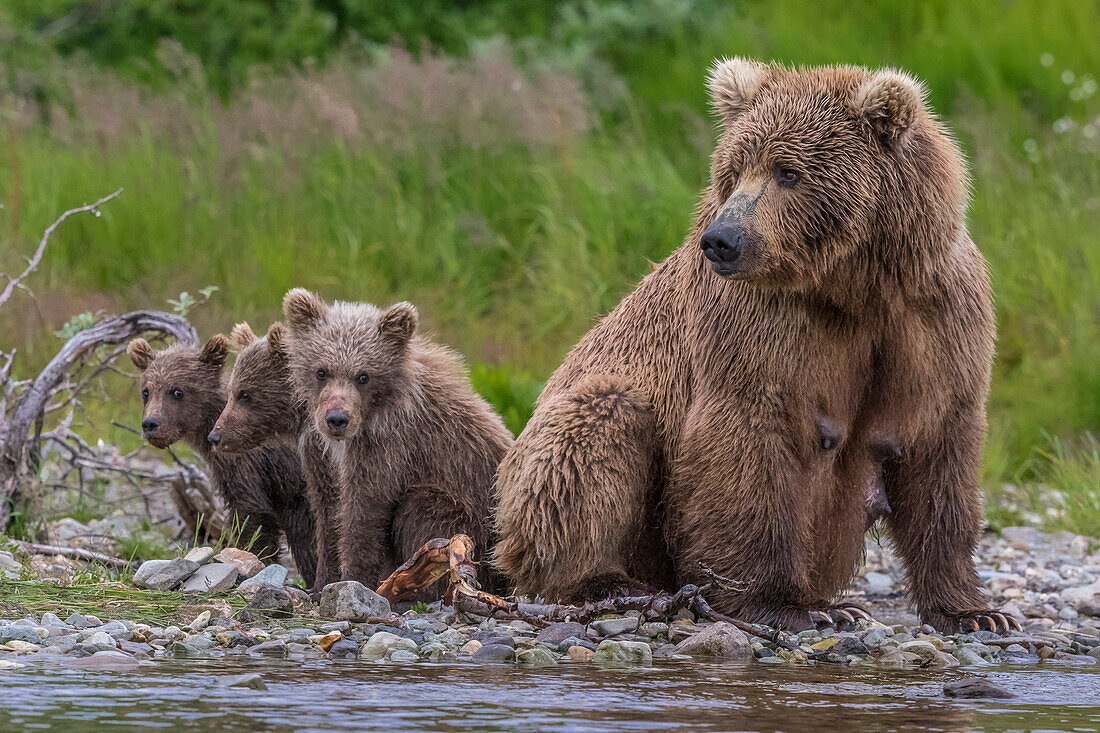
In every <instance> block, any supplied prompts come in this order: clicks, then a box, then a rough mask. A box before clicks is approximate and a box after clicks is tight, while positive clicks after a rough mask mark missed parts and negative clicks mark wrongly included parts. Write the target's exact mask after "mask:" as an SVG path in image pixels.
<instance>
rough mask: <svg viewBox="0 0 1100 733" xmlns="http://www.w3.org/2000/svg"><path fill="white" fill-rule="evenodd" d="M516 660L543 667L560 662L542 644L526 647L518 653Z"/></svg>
mask: <svg viewBox="0 0 1100 733" xmlns="http://www.w3.org/2000/svg"><path fill="white" fill-rule="evenodd" d="M516 661H517V662H519V663H520V664H527V665H530V666H533V667H542V666H546V665H550V664H557V663H558V660H557V659H555V658H554V655H553V654H551V653H550V652H549V651H547V650H546V649H545V648H544V647H541V646H534V647H531V648H530V649H524V650H523V651H521V652H519V653H518V654H516Z"/></svg>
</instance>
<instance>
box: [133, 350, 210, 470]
mask: <svg viewBox="0 0 1100 733" xmlns="http://www.w3.org/2000/svg"><path fill="white" fill-rule="evenodd" d="M228 347H229V344H228V342H227V341H226V340H225V337H224V336H221V335H217V336H214V337H213V338H211V339H210V341H208V342H207V343H206V345H205V346H204V347H203V348H202V349H201V350H200V349H197V348H193V347H187V346H170V347H168V348H167V349H164V350H163V351H160V352H154V351H153V349H152V347H150V346H149V344H148V342H146V341H145V340H144V339H134V340H133V341H131V342H130V345H129V346H128V347H127V353H128V354H129V355H130V360H131V361H133V363H134V366H136V367H137V368H138V369H140V370H141V380H140V386H141V401H142V406H143V407H142V420H141V432H142V435H143V437H144V438H145V440H146V441H148V442H149V444H150V445H152V446H153V447H154V448H167V447H168V446H170V445H172V444H173V443H175V442H176V441H178V440H181V439H184V438H189V437H201V435H202V433H203V432H204V428H205V426H206V425H207V424H208V421H209V420H210V419H211V416H212V415H216V414H217V412H218V410H219V409H220V408H221V406H222V401H223V397H222V394H223V393H222V389H221V372H222V367H223V366H224V365H225V358H226V355H227V353H228Z"/></svg>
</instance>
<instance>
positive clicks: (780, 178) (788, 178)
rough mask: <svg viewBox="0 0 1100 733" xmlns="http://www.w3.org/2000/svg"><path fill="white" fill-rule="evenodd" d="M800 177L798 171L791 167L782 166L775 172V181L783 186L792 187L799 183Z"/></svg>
mask: <svg viewBox="0 0 1100 733" xmlns="http://www.w3.org/2000/svg"><path fill="white" fill-rule="evenodd" d="M799 178H800V176H799V175H798V171H796V170H792V169H790V168H780V169H779V170H777V171H776V172H775V182H776V183H778V184H779V185H780V186H783V188H791V187H792V186H794V185H795V184H796V183H798V179H799Z"/></svg>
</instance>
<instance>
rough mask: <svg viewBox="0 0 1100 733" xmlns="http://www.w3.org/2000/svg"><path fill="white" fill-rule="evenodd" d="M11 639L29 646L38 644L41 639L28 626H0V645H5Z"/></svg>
mask: <svg viewBox="0 0 1100 733" xmlns="http://www.w3.org/2000/svg"><path fill="white" fill-rule="evenodd" d="M13 639H15V640H18V641H25V642H28V643H30V644H38V643H41V641H42V637H41V636H39V635H38V632H37V631H35V630H34V629H33V628H31V627H30V626H21V625H18V624H9V625H7V626H0V644H6V643H8V642H9V641H12V640H13Z"/></svg>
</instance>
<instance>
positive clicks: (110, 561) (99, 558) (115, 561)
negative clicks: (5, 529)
mask: <svg viewBox="0 0 1100 733" xmlns="http://www.w3.org/2000/svg"><path fill="white" fill-rule="evenodd" d="M11 542H14V543H15V545H16V547H18V548H19V549H21V550H23V551H24V552H33V553H35V554H36V555H64V556H65V557H71V558H75V559H77V560H90V561H93V562H98V563H103V564H104V565H108V566H110V567H112V568H117V569H118V570H131V569H135V568H137V566H138V565H139V563H136V562H131V561H129V560H123V559H122V558H119V557H111V556H110V555H105V554H103V553H102V552H94V551H92V550H85V549H83V548H80V547H63V546H62V545H40V544H38V543H36V542H24V541H23V540H11Z"/></svg>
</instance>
